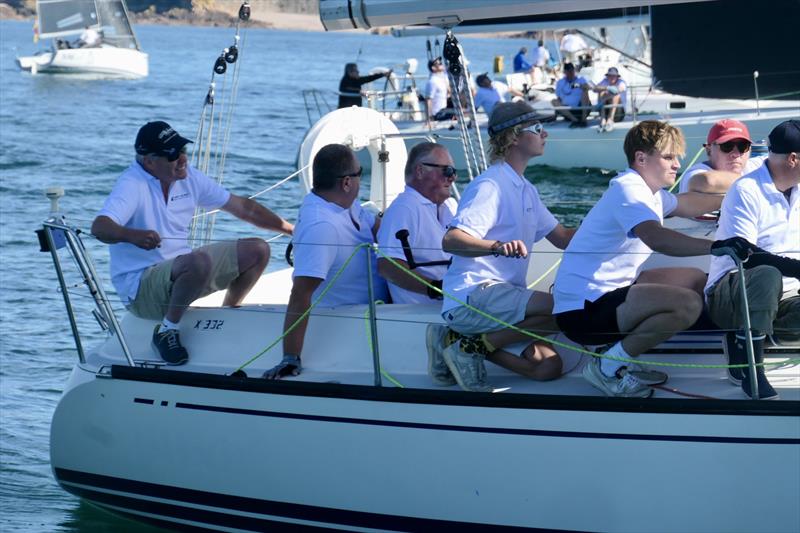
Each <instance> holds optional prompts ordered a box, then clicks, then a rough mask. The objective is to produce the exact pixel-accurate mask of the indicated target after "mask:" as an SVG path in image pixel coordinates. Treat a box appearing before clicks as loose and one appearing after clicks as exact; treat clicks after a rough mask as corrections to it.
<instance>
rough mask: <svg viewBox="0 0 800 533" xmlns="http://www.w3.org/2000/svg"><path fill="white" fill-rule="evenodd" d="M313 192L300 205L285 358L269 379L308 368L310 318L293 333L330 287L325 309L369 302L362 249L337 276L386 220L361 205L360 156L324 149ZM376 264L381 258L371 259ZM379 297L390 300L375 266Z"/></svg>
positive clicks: (315, 168) (346, 150) (321, 303)
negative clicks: (306, 348) (304, 362)
mask: <svg viewBox="0 0 800 533" xmlns="http://www.w3.org/2000/svg"><path fill="white" fill-rule="evenodd" d="M312 172H313V175H314V177H313V188H312V189H311V192H309V193H308V194H307V195H306V196H305V198H303V203H302V204H301V205H300V212H299V213H298V215H297V226H296V227H295V232H294V240H293V242H294V272H293V274H292V292H291V294H290V295H289V303H288V304H287V306H286V318H285V320H284V331H286V332H287V333H286V336H285V337H284V339H283V359H282V360H281V361H280V363H278V364H277V365H275V367H273V368H271V369H269V370H267V371H266V372H264V376H263V377H264V378H266V379H281V378H284V377H286V376H297V375H299V374H300V371H301V370H302V364H301V362H300V358H301V356H302V355H303V344H304V342H305V335H306V328H307V327H308V320H309V318H308V317H307V316H306V317H305V318H303V319H302V320H300V322H299V323H298V324H297V325H296V326H295V327H294V329H292V330H291V331H289V328H291V327H292V326H293V325H294V324H295V322H297V321H298V319H300V317H301V316H302V315H303V313H305V312H306V311H307V310H308V309H309V308H310V307H311V302H312V301H315V300H316V299H317V298H318V297H319V296H320V295H321V294H322V293H323V292H324V291H325V290H326V289H327V288H328V285H329V284H333V285H332V286H331V287H330V290H328V291H327V292H325V295H324V296H323V297H322V299H321V300H320V301H319V302H318V303H317V305H318V306H320V307H336V306H340V305H351V304H365V303H368V302H369V289H368V286H367V283H366V282H365V280H366V279H367V264H366V261H367V259H366V254H371V252H370V250H368V249H365V248H361V249H360V250H359V251H358V252H357V253H356V257H353V258H352V260H351V261H350V262H349V264H348V265H347V268H345V270H344V271H343V272H342V273H341V275H340V276H339V277H338V278H337V279H336V280H334V279H333V277H334V274H336V273H337V272H338V271H339V270H340V269H341V268H342V266H343V265H344V264H345V263H346V262H347V261H348V259H349V258H350V256H351V255H353V252H354V251H355V249H356V248H357V247H358V246H359V245H362V244H364V243H373V242H375V235H376V233H377V231H378V227H379V226H380V218H379V217H376V216H375V215H373V214H372V213H370V212H369V211H367V210H365V209H362V208H361V205H360V204H359V203H358V192H359V188H360V185H361V173H362V168H361V165H359V163H358V158H357V157H356V154H355V153H354V152H353V151H352V150H351V149H350V148H348V147H347V146H344V145H342V144H328V145H326V146H323V147H322V149H320V151H319V152H317V155H316V156H314V161H313V162H312ZM370 260H371V261H373V263H374V262H375V257H374V256H371V258H370ZM372 273H373V280H372V281H373V288H374V291H373V295H374V297H375V299H378V300H384V301H385V300H386V299H387V296H388V291H387V289H386V282H385V281H384V280H383V279H382V278H380V277H379V276H378V268H377V264H373V266H372Z"/></svg>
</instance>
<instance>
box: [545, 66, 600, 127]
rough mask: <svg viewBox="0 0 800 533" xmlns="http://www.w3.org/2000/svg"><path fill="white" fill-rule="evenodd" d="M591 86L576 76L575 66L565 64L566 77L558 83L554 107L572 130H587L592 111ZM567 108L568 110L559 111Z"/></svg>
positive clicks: (584, 79)
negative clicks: (587, 119) (588, 118)
mask: <svg viewBox="0 0 800 533" xmlns="http://www.w3.org/2000/svg"><path fill="white" fill-rule="evenodd" d="M590 88H591V85H589V82H588V81H586V78H583V77H580V76H577V75H576V74H575V65H573V64H572V63H564V77H563V78H561V79H560V80H558V83H556V98H555V99H554V100H553V105H554V106H555V107H556V113H558V114H559V115H561V116H562V117H564V118H565V119H566V120H568V121H569V122H570V125H569V127H570V128H585V127H586V126H587V123H586V117H587V116H588V115H589V111H590V109H591V105H592V103H591V101H590V100H589V89H590ZM559 107H561V108H566V109H558V108H559Z"/></svg>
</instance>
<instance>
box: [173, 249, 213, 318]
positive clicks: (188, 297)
mask: <svg viewBox="0 0 800 533" xmlns="http://www.w3.org/2000/svg"><path fill="white" fill-rule="evenodd" d="M210 275H211V257H210V256H209V255H208V254H207V253H205V252H203V251H201V250H195V251H194V252H191V253H188V254H185V255H181V256H178V257H176V258H175V261H174V262H173V263H172V269H171V271H170V280H172V294H171V295H170V298H169V306H168V307H167V312H166V314H165V315H164V318H166V319H167V320H168V321H170V322H172V323H174V324H177V323H178V322H180V320H181V317H183V314H184V313H185V312H186V308H187V307H189V305H190V304H191V303H192V302H193V301H195V300H196V299H197V298H199V297H200V295H201V294H202V290H203V288H204V287H205V286H206V284H207V283H208V277H209V276H210Z"/></svg>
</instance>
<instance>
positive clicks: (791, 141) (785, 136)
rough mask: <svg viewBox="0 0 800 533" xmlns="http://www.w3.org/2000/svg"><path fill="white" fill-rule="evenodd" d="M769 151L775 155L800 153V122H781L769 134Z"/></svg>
mask: <svg viewBox="0 0 800 533" xmlns="http://www.w3.org/2000/svg"><path fill="white" fill-rule="evenodd" d="M769 151H770V152H772V153H775V154H791V153H792V152H795V153H800V120H797V119H792V120H787V121H785V122H781V123H780V124H778V125H777V126H775V128H774V129H773V130H772V131H771V132H770V133H769Z"/></svg>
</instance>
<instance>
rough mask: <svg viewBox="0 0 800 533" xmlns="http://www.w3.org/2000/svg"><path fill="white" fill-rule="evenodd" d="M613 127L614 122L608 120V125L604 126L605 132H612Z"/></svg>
mask: <svg viewBox="0 0 800 533" xmlns="http://www.w3.org/2000/svg"><path fill="white" fill-rule="evenodd" d="M614 127H615V126H614V121H613V120H609V121H608V124H606V131H614Z"/></svg>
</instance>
